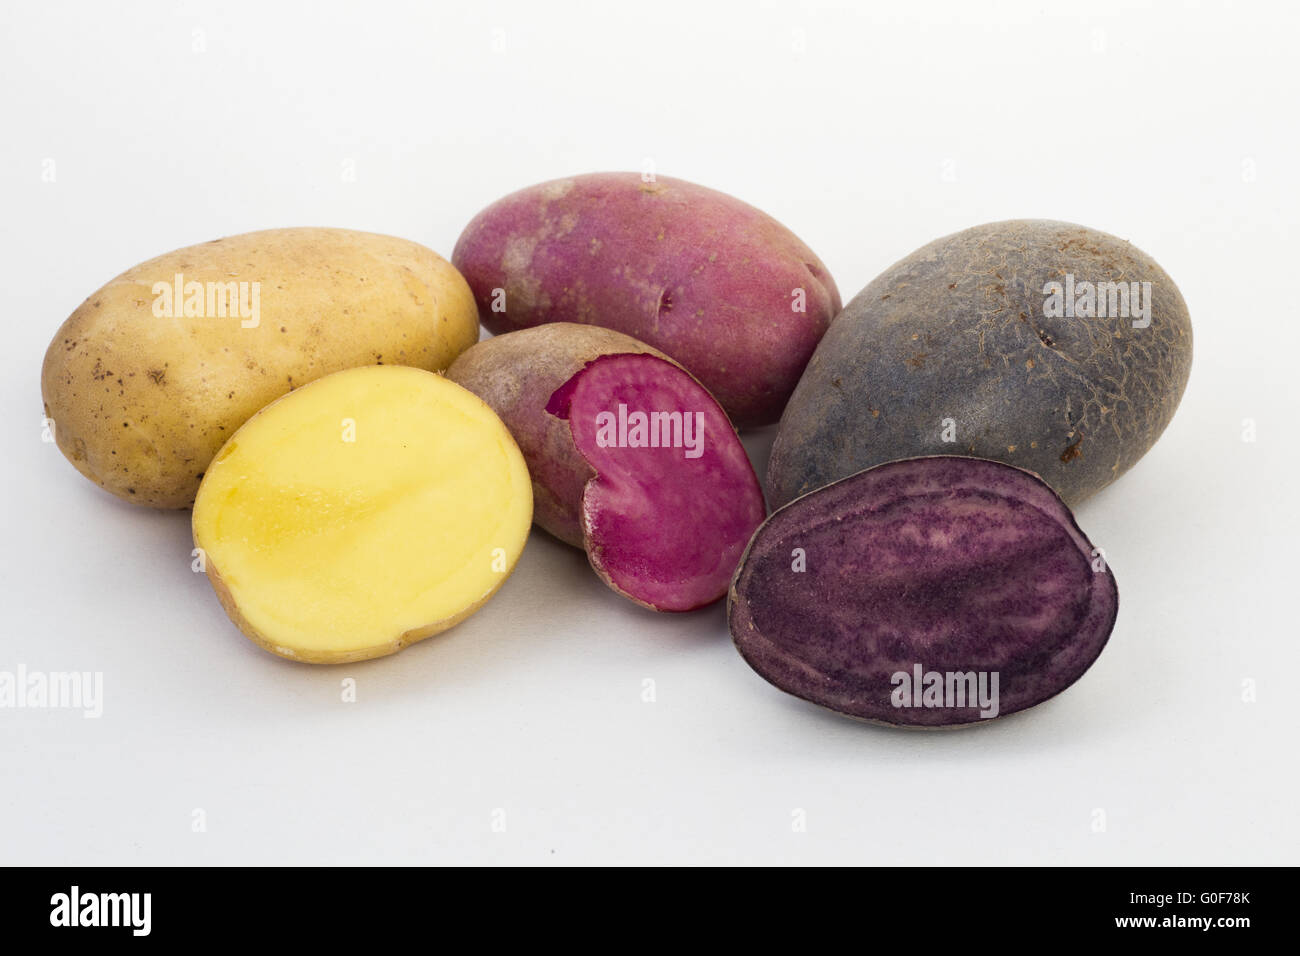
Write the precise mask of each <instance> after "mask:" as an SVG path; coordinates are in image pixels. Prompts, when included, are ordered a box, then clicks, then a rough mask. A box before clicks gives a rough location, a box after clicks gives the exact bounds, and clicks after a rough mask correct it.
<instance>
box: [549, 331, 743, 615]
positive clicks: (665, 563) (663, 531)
mask: <svg viewBox="0 0 1300 956" xmlns="http://www.w3.org/2000/svg"><path fill="white" fill-rule="evenodd" d="M620 406H622V410H620ZM546 410H547V411H548V412H550V413H551V414H553V415H557V416H558V417H560V418H563V419H567V420H568V422H569V427H570V429H571V431H572V433H573V441H574V444H575V445H576V447H577V449H578V452H579V453H580V454H581V455H582V457H583V458H584V459H585V460H586V461H587V463H588V464H589V465H590V466H591V468H592V470H593V471H594V472H595V477H593V478H591V479H590V480H589V481H588V482H587V484H586V487H585V488H584V490H583V497H582V530H583V543H584V545H585V546H586V549H587V555H588V558H589V559H590V561H591V565H592V567H593V568H595V569H596V572H597V573H598V574H599V575H600V576H601V577H602V578H603V579H604V580H605V581H606V582H607V583H608V584H609V585H610V586H611V587H613V588H614V589H615V590H616V591H619V592H620V593H622V594H624V595H626V596H627V597H630V598H631V599H632V600H634V601H636V602H637V603H639V604H644V605H646V606H647V607H651V608H654V609H656V610H660V611H689V610H692V609H694V608H698V607H702V606H704V605H706V604H710V603H712V602H714V601H716V600H718V599H719V598H721V597H722V596H723V595H724V594H725V593H726V590H727V585H728V583H729V582H730V581H731V577H732V574H733V573H734V572H735V569H736V565H737V564H738V563H739V561H740V556H741V554H742V553H743V552H744V550H745V545H746V544H747V543H748V541H749V538H750V535H752V534H753V532H754V529H755V528H757V527H758V526H759V524H761V523H762V521H763V517H764V514H765V513H766V508H765V505H764V503H763V492H762V489H761V487H760V486H759V483H758V477H757V475H755V474H754V469H753V466H752V465H750V462H749V458H748V456H747V455H746V454H745V449H744V446H742V445H741V443H740V439H739V438H737V436H736V432H735V429H734V428H732V426H731V422H730V420H729V419H728V418H727V416H726V414H725V413H724V412H723V411H722V409H721V407H720V406H719V405H718V403H717V402H715V401H714V400H713V397H712V396H711V395H710V394H709V393H708V392H707V391H706V390H705V389H704V387H703V386H702V385H700V384H699V383H698V382H697V381H695V379H693V378H692V377H691V376H690V375H688V374H686V373H685V372H683V371H682V370H681V369H680V368H678V367H676V366H675V365H673V364H672V363H670V362H665V361H664V360H663V359H660V358H656V357H655V356H652V355H633V354H620V355H607V356H603V357H601V358H598V359H596V360H594V361H592V362H590V363H588V364H587V365H586V367H584V368H583V370H582V371H580V372H578V374H576V375H574V376H573V377H572V378H571V379H569V381H567V382H566V383H565V384H564V385H563V386H561V387H560V388H559V389H557V390H556V391H555V393H554V394H553V395H552V396H551V399H550V401H549V402H548V403H547V408H546ZM638 412H640V413H643V414H645V415H646V416H649V415H650V414H651V413H658V414H660V415H661V416H663V415H667V414H670V413H674V412H675V413H678V414H679V416H680V420H681V421H682V423H683V427H682V428H680V429H679V428H676V427H675V426H673V425H669V426H667V427H666V428H663V429H656V434H659V433H662V434H663V435H664V436H665V439H666V440H665V441H663V442H661V443H660V447H632V445H634V444H636V443H638V442H639V441H642V440H645V441H648V440H650V439H649V434H648V433H646V434H640V435H638V434H636V432H635V429H634V427H632V424H634V423H635V421H636V419H635V417H634V416H635V413H638ZM602 413H605V416H607V417H602ZM688 416H689V419H688ZM661 421H663V419H661ZM688 421H689V422H690V423H691V424H690V428H689V430H687V428H686V427H685V426H686V424H687V422H688ZM620 422H627V423H631V424H629V425H628V426H625V427H623V428H622V429H621V434H620V427H619V423H620ZM701 426H702V427H701ZM602 427H603V428H604V431H603V432H602ZM602 435H603V437H604V441H602ZM697 439H698V441H697ZM688 445H689V446H692V447H688ZM695 447H698V452H699V454H698V456H696V455H695V454H694V448H695Z"/></svg>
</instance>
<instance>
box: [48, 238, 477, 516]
mask: <svg viewBox="0 0 1300 956" xmlns="http://www.w3.org/2000/svg"><path fill="white" fill-rule="evenodd" d="M177 273H180V274H182V275H184V277H185V281H186V282H189V281H197V282H201V283H206V282H236V283H237V282H250V283H251V282H257V283H259V286H260V309H259V311H260V316H259V322H258V324H257V326H256V327H254V328H244V327H242V326H241V322H240V319H239V318H238V317H189V318H186V317H183V316H177V317H174V318H173V317H159V316H156V315H155V314H154V302H155V295H154V292H153V285H154V283H155V282H165V283H171V282H172V281H173V277H174V276H175V274H177ZM477 339H478V316H477V309H476V306H475V303H474V299H473V294H472V293H471V292H470V289H469V286H468V285H467V284H466V282H465V280H464V279H463V278H462V277H461V275H460V274H459V273H458V272H457V271H456V270H455V269H454V268H453V267H452V265H451V264H450V263H449V262H447V261H446V260H445V259H443V258H441V257H440V256H438V255H437V254H436V253H434V252H433V251H432V250H429V249H426V248H424V247H423V246H421V245H419V244H417V243H414V242H410V241H407V240H404V239H397V238H394V237H391V236H382V235H377V234H373V233H365V232H354V231H351V230H345V229H321V228H298V229H273V230H267V231H263V232H253V233H245V234H243V235H238V236H231V237H228V238H225V239H218V240H215V241H213V242H208V243H204V244H202V245H197V246H191V247H188V248H185V249H179V250H176V251H174V252H170V253H167V254H165V255H162V256H159V257H157V258H155V259H151V260H149V261H148V262H144V263H141V264H140V265H137V266H135V267H133V268H131V269H128V270H127V271H126V272H124V273H122V275H120V276H118V277H117V278H116V279H113V280H112V281H111V282H109V283H108V284H107V285H105V286H103V287H102V288H101V289H99V290H98V291H97V292H95V293H94V294H93V295H91V296H90V297H89V298H88V299H86V301H85V302H84V303H82V305H81V306H80V307H78V309H77V310H76V311H75V312H73V313H72V315H71V316H70V317H69V318H68V319H67V321H65V322H64V323H63V325H62V326H61V327H60V328H59V330H58V332H57V333H56V334H55V336H54V339H53V341H52V342H51V343H50V347H49V349H48V351H47V352H46V355H45V362H44V365H43V367H42V370H41V393H42V397H43V399H44V403H45V415H46V417H47V418H49V419H52V420H53V422H54V426H55V427H54V435H55V441H56V443H57V444H58V446H59V449H60V450H61V451H62V452H63V454H64V455H65V456H67V458H68V460H69V461H71V462H72V463H73V465H75V466H76V468H77V470H78V471H80V472H81V473H82V474H83V475H85V476H86V477H87V478H89V479H90V480H92V481H94V482H95V483H96V484H98V485H100V486H101V487H102V488H104V489H106V490H107V491H110V492H112V493H113V494H115V495H117V496H119V497H121V498H123V499H125V500H127V501H131V502H133V503H137V504H142V505H149V506H152V507H157V508H186V507H189V506H190V505H191V504H193V501H194V496H195V494H196V493H197V491H198V487H199V481H200V479H201V478H202V476H203V472H204V470H205V469H206V468H207V465H208V462H210V461H211V460H212V457H213V455H215V454H216V453H217V451H218V449H220V447H221V445H222V444H223V443H224V442H225V441H226V439H228V438H229V437H230V436H231V435H232V434H234V432H235V431H236V429H238V428H239V427H240V426H241V425H242V424H243V423H244V422H245V421H247V420H248V419H249V418H250V417H252V415H253V414H254V413H256V412H257V411H258V410H259V409H261V408H262V407H263V406H265V405H267V404H268V403H270V402H271V401H274V400H275V399H276V398H279V397H280V396H281V395H284V394H286V393H288V392H290V391H292V390H293V389H295V388H297V387H299V386H301V385H305V384H306V383H307V382H310V381H313V380H314V379H317V378H319V377H321V376H322V375H327V374H329V373H330V372H336V371H340V370H342V369H345V368H352V367H354V366H359V365H376V364H378V365H383V364H393V365H412V366H416V367H418V368H424V369H427V370H429V371H441V370H442V369H445V368H446V367H447V366H448V365H449V364H450V363H451V362H452V360H453V359H454V358H455V357H456V356H457V355H459V354H460V353H461V352H462V351H464V350H465V349H467V348H469V346H471V345H472V344H473V343H474V342H475V341H476V340H477Z"/></svg>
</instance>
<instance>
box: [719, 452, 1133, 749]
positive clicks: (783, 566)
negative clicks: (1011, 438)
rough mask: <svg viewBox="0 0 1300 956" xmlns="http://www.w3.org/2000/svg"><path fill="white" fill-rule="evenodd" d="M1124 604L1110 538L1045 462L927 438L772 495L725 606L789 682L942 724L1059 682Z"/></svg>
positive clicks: (845, 701) (1018, 703)
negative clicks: (927, 445)
mask: <svg viewBox="0 0 1300 956" xmlns="http://www.w3.org/2000/svg"><path fill="white" fill-rule="evenodd" d="M1118 607H1119V592H1118V591H1117V590H1116V587H1115V578H1114V575H1113V574H1112V573H1111V571H1110V568H1109V567H1108V566H1107V565H1106V562H1105V559H1104V556H1103V555H1102V554H1101V552H1100V551H1098V550H1096V549H1094V548H1093V546H1092V544H1091V543H1090V542H1089V541H1088V539H1087V538H1086V537H1085V536H1084V534H1083V532H1081V531H1080V530H1079V527H1078V525H1077V524H1075V521H1074V517H1073V515H1071V513H1070V511H1069V509H1068V508H1067V507H1066V506H1065V504H1064V503H1063V502H1062V501H1061V499H1060V498H1059V497H1058V496H1057V495H1056V493H1055V492H1053V491H1052V489H1051V488H1050V487H1049V486H1048V485H1047V484H1045V483H1044V482H1043V481H1042V480H1041V479H1039V478H1038V477H1037V476H1036V475H1034V474H1032V473H1030V472H1027V471H1024V470H1022V469H1019V468H1015V467H1012V466H1010V465H1005V464H1001V463H998V462H994V461H987V460H984V459H978V458H962V457H954V456H936V457H929V458H912V459H906V460H902V461H895V462H890V463H888V464H884V465H880V466H878V467H876V468H871V469H869V470H867V471H862V472H859V473H857V474H855V475H852V476H850V477H848V478H844V479H841V480H840V481H837V482H835V483H833V484H831V485H828V486H826V487H824V488H822V489H820V490H818V491H814V492H812V493H810V494H807V495H804V496H803V497H801V498H798V499H796V500H795V501H793V502H791V503H790V504H788V505H786V506H785V507H783V508H781V509H779V510H778V511H776V512H774V513H773V514H772V515H771V517H769V518H768V520H767V521H766V522H765V523H764V524H763V526H762V527H761V528H759V530H758V532H757V533H756V534H755V535H754V538H753V540H752V541H751V542H750V544H749V547H748V549H747V550H746V552H745V556H744V558H743V559H742V560H741V564H740V568H739V569H738V570H737V572H736V577H735V580H734V581H733V582H732V586H731V591H730V594H729V598H728V617H729V620H730V627H731V635H732V638H733V640H734V641H735V643H736V647H737V649H739V651H740V653H741V655H742V656H743V657H744V658H745V660H746V661H747V662H748V663H749V665H750V666H751V667H753V668H754V670H756V671H757V672H758V673H759V674H760V675H761V676H762V677H763V678H764V679H766V680H767V681H769V682H770V683H772V684H774V685H775V686H777V687H779V688H780V689H782V690H784V691H786V692H788V693H790V694H794V695H795V696H796V697H802V698H804V699H805V700H809V701H812V702H813V703H815V704H820V705H822V706H823V707H828V708H830V709H831V710H835V711H838V712H839V713H842V714H846V715H848V716H850V717H857V718H860V719H863V720H869V721H874V722H878V723H883V724H890V725H895V726H905V727H954V726H960V725H964V724H972V723H978V722H981V721H982V720H984V719H988V718H991V717H996V716H1001V715H1005V714H1010V713H1014V712H1016V711H1020V710H1024V709H1025V708H1028V707H1032V706H1034V705H1035V704H1039V703H1042V702H1043V701H1045V700H1047V699H1048V698H1049V697H1052V696H1053V695H1055V694H1058V693H1060V692H1061V691H1062V690H1064V689H1065V688H1067V687H1069V686H1070V685H1071V684H1073V683H1074V682H1075V681H1076V680H1078V679H1079V677H1080V676H1082V674H1083V672H1084V671H1086V670H1087V669H1088V667H1089V666H1091V664H1092V662H1093V661H1095V660H1096V659H1097V656H1098V655H1099V654H1100V653H1101V650H1102V648H1103V647H1105V645H1106V641H1107V639H1108V638H1109V636H1110V632H1111V629H1112V628H1113V627H1114V625H1115V616H1116V612H1117V610H1118ZM930 675H939V678H940V680H939V682H938V683H939V692H938V693H937V694H934V693H931V692H933V691H934V690H935V686H936V682H935V680H934V679H932V678H931V676H930ZM950 675H951V676H950ZM918 677H919V680H918ZM963 692H964V695H965V696H964V698H963V696H962V695H963ZM932 705H933V706H932Z"/></svg>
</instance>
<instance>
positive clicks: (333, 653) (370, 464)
mask: <svg viewBox="0 0 1300 956" xmlns="http://www.w3.org/2000/svg"><path fill="white" fill-rule="evenodd" d="M531 522H532V491H531V488H530V487H529V481H528V468H527V466H526V465H525V463H524V459H523V456H522V455H521V454H520V453H519V449H518V447H517V446H516V445H515V443H514V441H513V439H511V437H510V433H509V432H507V431H506V428H505V426H504V425H503V424H502V423H501V420H500V419H499V418H497V416H496V415H495V414H493V412H492V410H491V409H490V408H488V407H487V406H486V405H485V404H484V403H483V402H482V401H480V400H479V399H478V398H476V397H475V396H474V395H472V394H471V393H469V392H468V391H466V390H465V389H463V388H461V387H460V386H458V385H454V384H452V383H451V382H449V381H447V380H446V379H445V378H443V377H442V376H440V375H435V374H433V373H431V372H426V371H423V370H422V369H416V368H404V367H400V366H387V367H378V366H371V367H366V368H354V369H349V370H346V371H343V372H336V373H334V374H333V375H327V376H325V377H324V378H321V379H318V380H317V381H315V382H312V383H311V384H309V385H307V386H305V387H303V388H300V389H298V390H296V391H294V392H293V393H292V394H289V395H286V396H284V397H283V398H281V399H280V400H278V401H276V402H274V403H272V404H271V405H269V406H267V407H266V408H264V409H262V411H260V412H258V413H257V414H256V415H254V416H253V417H252V418H251V419H249V421H248V422H247V423H246V424H245V425H244V426H243V427H242V428H240V429H239V430H238V431H237V432H236V433H235V434H234V436H233V437H231V439H230V440H229V441H228V442H227V443H226V444H225V446H224V447H222V449H221V451H220V452H219V453H218V454H217V456H216V458H215V460H214V461H213V462H212V463H211V465H210V466H209V467H208V471H207V474H206V475H205V476H204V478H203V484H202V485H201V486H200V487H199V494H198V498H197V499H196V501H195V502H194V516H193V523H194V543H195V545H196V547H198V548H199V549H200V552H201V554H202V556H203V560H204V562H205V564H206V570H207V573H208V578H209V580H210V581H211V583H212V587H213V589H214V590H215V591H216V592H217V596H218V597H219V598H220V600H221V604H222V606H223V607H224V608H225V609H226V613H227V614H229V615H230V618H231V620H232V621H234V622H235V624H236V625H238V627H239V629H240V630H241V631H243V632H244V634H246V635H247V636H248V637H249V638H251V639H252V640H253V641H255V642H256V643H257V644H259V645H260V646H262V647H263V648H265V649H266V650H268V651H271V652H272V653H274V654H279V655H280V656H282V657H288V658H291V659H293V660H299V661H308V662H312V663H339V662H343V661H359V660H365V659H367V658H371V657H379V656H380V655H383V654H391V653H393V652H394V651H398V650H401V649H402V648H403V647H405V646H406V645H408V644H413V643H415V642H416V641H420V640H423V639H424V638H426V637H429V636H431V635H433V634H437V633H438V632H440V631H443V630H445V629H447V628H448V627H451V626H452V625H453V624H455V623H457V622H459V621H461V620H463V619H464V618H466V617H468V616H469V615H470V614H472V613H474V611H476V610H478V608H480V607H481V606H482V605H483V604H484V603H485V602H486V601H487V600H488V598H489V597H491V596H492V595H493V594H494V593H495V592H496V590H497V588H499V587H500V586H501V584H502V582H504V581H505V579H506V577H507V576H509V574H510V572H511V570H512V569H513V568H514V566H515V561H516V560H517V559H518V558H519V554H520V552H521V551H522V550H523V547H524V542H525V541H526V540H527V537H528V528H529V525H530V524H531Z"/></svg>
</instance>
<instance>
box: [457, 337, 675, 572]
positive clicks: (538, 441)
mask: <svg viewBox="0 0 1300 956" xmlns="http://www.w3.org/2000/svg"><path fill="white" fill-rule="evenodd" d="M629 352H630V353H645V354H649V355H654V356H657V357H659V358H662V359H665V360H666V361H669V362H671V361H672V359H669V358H668V356H666V355H664V354H663V353H662V352H660V351H658V350H657V349H653V348H651V347H650V346H648V345H646V344H645V343H644V342H639V341H637V340H636V339H634V338H632V337H631V336H629V335H624V334H623V333H622V332H615V331H613V330H611V329H604V328H600V327H598V326H593V325H578V324H575V323H572V322H552V323H549V324H547V325H539V326H537V327H536V328H532V329H523V330H521V331H518V332H508V333H506V334H505V335H498V336H495V337H493V338H490V339H485V340H484V341H482V342H480V343H479V344H478V345H475V346H474V347H473V348H471V349H469V350H468V351H467V352H465V354H463V355H462V356H460V357H459V358H458V359H456V361H455V362H453V363H452V366H451V368H449V369H447V378H449V379H451V380H452V381H453V382H455V383H456V384H457V385H462V386H464V387H465V388H467V389H469V390H470V391H471V392H473V393H474V394H475V395H477V396H478V397H479V398H481V399H483V401H485V402H487V404H488V405H489V406H491V408H492V410H493V411H494V412H496V413H497V415H499V416H500V417H501V420H502V421H503V422H505V423H506V427H507V428H509V429H510V433H511V434H512V435H514V438H515V441H516V442H517V443H518V444H519V450H520V451H522V452H523V453H524V460H525V461H526V462H528V471H529V474H530V475H531V476H532V479H533V521H534V523H536V524H537V525H539V526H540V527H542V528H543V529H545V530H546V531H549V532H550V533H551V534H553V535H555V537H557V538H559V539H560V540H561V541H563V542H565V543H566V544H571V545H573V546H574V547H575V548H582V547H584V543H583V537H582V528H581V526H580V524H579V515H580V513H581V501H582V490H583V487H584V486H585V485H586V483H587V481H588V479H590V478H591V477H592V475H593V474H594V472H593V471H592V470H591V466H590V465H588V464H587V462H586V460H585V459H584V458H583V457H582V455H581V454H580V453H579V452H578V449H577V447H576V446H575V445H574V443H573V430H572V428H571V427H570V426H569V423H568V422H567V421H565V420H563V419H560V418H557V417H555V416H554V415H550V414H547V412H546V403H547V401H548V400H549V399H550V397H551V395H552V394H553V393H554V392H555V390H556V389H558V388H559V387H560V386H561V385H563V384H564V383H565V382H567V381H568V380H569V379H571V378H572V377H573V376H574V375H576V374H577V373H578V372H580V371H581V370H582V368H583V367H584V366H585V365H586V364H587V363H588V362H591V361H594V360H595V359H597V358H600V357H601V356H602V355H618V354H625V353H629ZM673 364H674V365H676V364H677V363H676V362H673ZM679 367H680V366H679Z"/></svg>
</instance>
